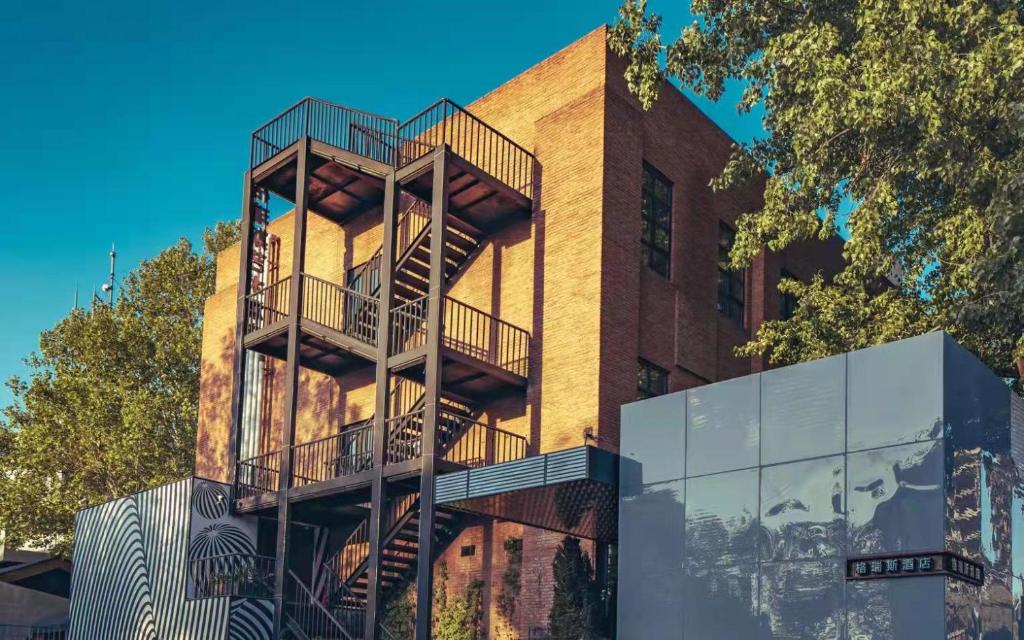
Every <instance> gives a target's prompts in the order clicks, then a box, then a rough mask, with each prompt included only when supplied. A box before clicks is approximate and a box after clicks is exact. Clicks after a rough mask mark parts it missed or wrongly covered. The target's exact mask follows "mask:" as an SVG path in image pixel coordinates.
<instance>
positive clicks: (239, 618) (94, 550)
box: [68, 478, 273, 640]
mask: <svg viewBox="0 0 1024 640" xmlns="http://www.w3.org/2000/svg"><path fill="white" fill-rule="evenodd" d="M227 504H228V493H227V487H225V486H224V485H220V484H218V483H214V482H210V481H208V480H202V479H197V478H189V479H186V480H182V481H180V482H175V483H172V484H168V485H164V486H162V487H158V488H156V489H152V490H149V491H144V492H142V493H138V494H135V495H133V496H128V497H126V498H121V499H118V500H113V501H111V502H107V503H104V504H102V505H98V506H95V507H91V508H89V509H84V510H82V511H80V512H79V513H78V514H77V516H76V517H75V547H74V552H73V560H74V566H75V570H74V572H73V574H72V582H71V621H70V628H69V634H68V638H69V639H70V640H103V639H108V638H109V639H111V640H193V639H194V640H220V639H223V638H232V639H234V638H237V639H238V640H265V639H269V638H270V631H269V629H270V622H269V621H270V620H272V618H273V605H272V604H271V603H270V602H268V601H260V600H242V599H236V600H232V599H229V598H211V599H206V600H189V599H188V598H187V593H190V586H189V585H188V584H187V583H188V580H189V578H188V576H189V562H190V560H191V559H194V558H202V557H208V556H212V555H221V554H225V553H250V554H251V553H253V552H254V550H255V536H256V525H255V522H254V521H252V520H250V519H243V518H239V517H235V516H232V515H230V513H229V512H228V509H227ZM268 609H269V614H268Z"/></svg>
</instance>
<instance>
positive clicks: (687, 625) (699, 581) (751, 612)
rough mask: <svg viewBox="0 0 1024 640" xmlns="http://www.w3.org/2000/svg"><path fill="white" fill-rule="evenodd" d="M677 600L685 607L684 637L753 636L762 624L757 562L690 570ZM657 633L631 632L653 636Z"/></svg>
mask: <svg viewBox="0 0 1024 640" xmlns="http://www.w3.org/2000/svg"><path fill="white" fill-rule="evenodd" d="M680 604H681V605H682V606H683V607H684V608H685V612H684V614H683V627H684V632H683V639H684V640H690V639H691V638H693V639H695V640H705V639H707V640H711V639H715V640H718V639H725V638H737V639H739V638H756V637H757V633H758V629H759V627H760V626H761V616H760V612H759V611H758V606H757V566H756V565H743V566H738V567H729V568H716V569H711V570H700V571H696V572H691V573H689V574H688V575H687V577H686V598H685V600H683V602H682V603H680ZM620 637H622V636H620ZM657 637H658V636H654V635H640V636H630V638H631V639H632V638H637V639H640V638H644V639H646V638H650V639H652V640H653V639H654V638H657Z"/></svg>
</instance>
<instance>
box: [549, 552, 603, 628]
mask: <svg viewBox="0 0 1024 640" xmlns="http://www.w3.org/2000/svg"><path fill="white" fill-rule="evenodd" d="M551 572H552V576H553V578H554V583H555V584H554V597H553V600H552V603H551V611H550V613H549V614H548V633H549V634H550V637H551V640H598V639H599V638H607V637H609V635H610V634H609V633H608V632H607V630H606V628H605V627H606V622H605V619H604V615H603V613H602V612H603V611H604V605H603V603H602V601H601V588H600V585H599V584H598V581H597V579H596V578H595V577H594V566H593V565H592V564H591V562H590V556H588V555H587V553H586V552H585V551H584V550H583V548H582V547H581V546H580V540H579V538H575V537H572V536H566V537H565V538H564V539H563V540H562V543H561V544H560V545H559V546H558V551H557V552H556V553H555V559H554V561H553V562H552V563H551Z"/></svg>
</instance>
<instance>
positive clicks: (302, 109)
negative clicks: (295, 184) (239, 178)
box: [250, 98, 398, 168]
mask: <svg viewBox="0 0 1024 640" xmlns="http://www.w3.org/2000/svg"><path fill="white" fill-rule="evenodd" d="M397 133H398V120H395V119H394V118H385V117H384V116H379V115H376V114H373V113H369V112H366V111H360V110H358V109H352V108H350V107H346V106H343V105H338V104H332V103H330V102H325V101H323V100H318V99H316V98H303V99H302V100H299V101H298V102H297V103H296V104H294V105H292V106H291V107H289V108H288V109H286V110H285V111H284V112H283V113H281V114H280V115H278V116H277V117H276V118H274V119H273V120H271V121H270V122H268V123H267V124H265V125H263V126H262V127H260V128H259V129H257V130H256V131H253V133H252V148H251V154H250V168H254V167H257V166H259V165H260V164H262V163H264V162H266V161H267V160H269V159H270V158H272V157H274V156H275V155H277V154H278V153H280V152H281V151H283V150H284V149H285V148H287V147H289V146H291V145H293V144H295V143H296V142H298V140H299V139H300V138H302V137H303V136H309V137H310V138H312V139H314V140H318V141H320V142H323V143H325V144H329V145H331V146H334V147H338V148H339V149H343V150H345V151H351V152H352V153H356V154H359V155H361V156H365V157H367V158H371V159H373V160H376V161H378V162H382V163H384V164H387V165H391V166H394V165H395V162H396V155H395V146H396V145H395V142H396V140H397Z"/></svg>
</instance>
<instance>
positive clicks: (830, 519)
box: [760, 456, 846, 560]
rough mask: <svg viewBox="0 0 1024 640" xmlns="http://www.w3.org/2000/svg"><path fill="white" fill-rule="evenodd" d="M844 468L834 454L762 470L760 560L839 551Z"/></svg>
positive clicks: (833, 554) (842, 530)
mask: <svg viewBox="0 0 1024 640" xmlns="http://www.w3.org/2000/svg"><path fill="white" fill-rule="evenodd" d="M844 467H845V464H844V458H843V456H834V457H832V458H820V459H818V460H805V461H801V462H793V463H789V464H783V465H778V466H775V467H765V468H764V469H762V471H761V531H762V536H763V537H762V543H761V545H760V547H761V559H762V560H797V559H803V558H828V557H837V556H839V555H842V553H843V551H844V550H845V547H846V544H845V539H844V538H845V534H846V532H845V527H844V520H845V515H844V504H843V493H844V488H843V485H844V484H845V480H846V479H845V469H844Z"/></svg>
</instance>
